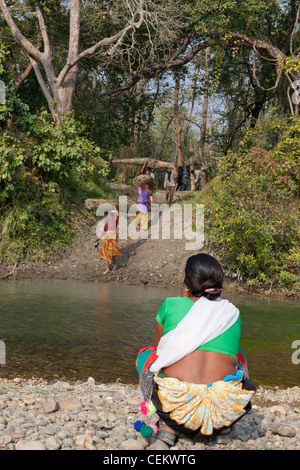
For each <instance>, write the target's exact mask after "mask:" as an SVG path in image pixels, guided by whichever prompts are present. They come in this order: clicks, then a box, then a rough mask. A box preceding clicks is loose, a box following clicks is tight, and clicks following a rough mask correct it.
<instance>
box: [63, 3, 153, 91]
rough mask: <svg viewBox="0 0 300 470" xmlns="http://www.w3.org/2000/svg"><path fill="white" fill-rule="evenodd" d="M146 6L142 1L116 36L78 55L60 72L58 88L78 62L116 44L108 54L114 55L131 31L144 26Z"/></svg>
mask: <svg viewBox="0 0 300 470" xmlns="http://www.w3.org/2000/svg"><path fill="white" fill-rule="evenodd" d="M144 4H145V0H140V6H139V8H138V10H137V11H136V12H135V14H134V15H133V17H132V18H131V19H130V21H129V23H128V24H127V26H125V28H123V29H122V30H121V31H119V32H118V33H117V34H115V35H113V36H111V37H109V38H103V39H102V40H101V41H99V42H97V43H96V44H94V46H92V47H89V48H88V49H86V50H84V51H83V52H81V53H80V54H78V55H77V57H76V58H75V59H73V60H71V61H70V62H68V63H67V64H66V65H65V67H64V68H63V69H62V71H61V72H60V74H59V76H58V79H57V85H58V86H61V85H62V83H63V81H64V79H65V78H66V75H67V73H68V72H69V70H70V69H71V68H72V67H74V65H76V64H77V63H78V62H80V61H81V60H82V59H85V58H87V57H90V56H92V55H93V54H95V52H97V51H98V50H99V49H101V48H102V47H106V46H110V45H112V44H114V46H113V47H112V49H111V50H110V51H108V52H107V54H110V53H112V52H113V50H114V49H115V48H116V47H118V45H119V44H120V43H121V42H122V40H123V38H124V37H125V36H126V35H127V34H128V32H129V31H131V30H133V29H136V28H139V27H140V26H141V25H142V23H143V21H144V10H143V7H144Z"/></svg>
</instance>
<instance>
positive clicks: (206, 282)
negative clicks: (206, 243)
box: [184, 253, 224, 300]
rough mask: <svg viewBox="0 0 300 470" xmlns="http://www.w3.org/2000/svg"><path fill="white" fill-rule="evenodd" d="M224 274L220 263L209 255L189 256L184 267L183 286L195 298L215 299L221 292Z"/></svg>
mask: <svg viewBox="0 0 300 470" xmlns="http://www.w3.org/2000/svg"><path fill="white" fill-rule="evenodd" d="M223 277H224V273H223V270H222V267H221V265H220V263H219V262H218V261H217V260H216V259H215V258H213V257H212V256H210V255H207V254H205V253H200V254H199V255H195V256H191V257H190V258H189V259H188V260H187V263H186V267H185V280H184V282H185V284H186V286H187V287H188V288H189V289H190V291H191V292H192V294H193V295H194V296H195V297H202V296H203V297H206V298H207V299H208V300H215V299H217V298H218V297H219V296H220V294H221V292H222V285H223Z"/></svg>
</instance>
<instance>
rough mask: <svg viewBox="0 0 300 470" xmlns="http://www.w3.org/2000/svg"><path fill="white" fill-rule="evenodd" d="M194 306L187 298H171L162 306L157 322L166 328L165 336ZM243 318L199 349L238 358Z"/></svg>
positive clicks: (239, 318)
mask: <svg viewBox="0 0 300 470" xmlns="http://www.w3.org/2000/svg"><path fill="white" fill-rule="evenodd" d="M193 305H194V302H192V301H191V300H190V299H189V298H187V297H169V298H167V299H166V300H165V301H164V302H163V303H162V305H161V307H160V309H159V311H158V314H157V317H156V321H157V322H158V323H159V324H160V325H162V326H163V327H164V335H166V334H167V333H168V332H169V331H171V330H173V329H174V328H176V326H177V325H178V323H179V322H180V321H181V320H182V319H183V318H184V317H185V316H186V314H187V313H188V312H189V310H190V309H191V308H192V306H193ZM241 325H242V322H241V317H240V316H239V317H238V319H237V321H236V322H235V323H234V324H233V325H232V326H231V327H230V328H228V330H226V331H225V332H224V333H223V334H221V335H220V336H217V338H215V339H213V340H211V341H209V342H208V343H206V344H204V345H202V346H200V347H199V348H197V349H200V350H202V351H213V352H218V353H222V354H228V355H229V356H233V357H236V358H237V356H238V351H239V345H240V337H241Z"/></svg>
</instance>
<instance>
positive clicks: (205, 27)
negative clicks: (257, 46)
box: [184, 0, 276, 34]
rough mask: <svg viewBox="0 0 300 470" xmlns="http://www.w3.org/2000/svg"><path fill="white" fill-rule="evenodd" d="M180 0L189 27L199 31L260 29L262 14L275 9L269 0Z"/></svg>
mask: <svg viewBox="0 0 300 470" xmlns="http://www.w3.org/2000/svg"><path fill="white" fill-rule="evenodd" d="M184 4H185V5H186V6H185V11H186V13H187V14H188V15H189V21H190V26H191V28H192V29H194V30H195V31H197V32H198V33H200V34H205V33H212V32H213V33H215V34H224V33H225V32H228V31H235V32H240V33H249V34H251V33H253V32H257V31H261V29H262V23H263V22H264V21H265V15H266V14H268V15H272V14H274V13H275V11H276V9H275V2H274V1H273V0H265V1H264V2H261V1H260V0H239V1H237V0H211V1H209V2H203V1H202V0H196V1H190V0H187V1H184Z"/></svg>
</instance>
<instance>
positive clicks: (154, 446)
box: [147, 439, 170, 450]
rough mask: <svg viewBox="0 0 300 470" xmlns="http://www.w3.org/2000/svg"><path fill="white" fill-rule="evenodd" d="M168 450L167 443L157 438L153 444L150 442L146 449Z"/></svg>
mask: <svg viewBox="0 0 300 470" xmlns="http://www.w3.org/2000/svg"><path fill="white" fill-rule="evenodd" d="M148 449H149V450H169V449H170V448H169V446H168V444H166V443H165V442H163V441H161V440H160V439H157V440H156V441H155V442H154V443H153V444H151V445H150V446H149V447H147V450H148Z"/></svg>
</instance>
